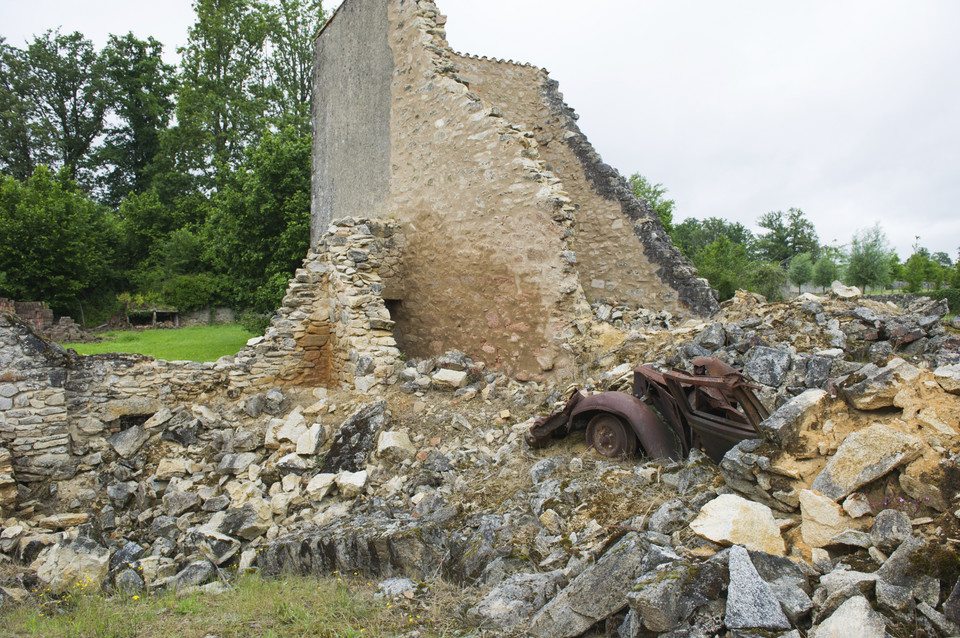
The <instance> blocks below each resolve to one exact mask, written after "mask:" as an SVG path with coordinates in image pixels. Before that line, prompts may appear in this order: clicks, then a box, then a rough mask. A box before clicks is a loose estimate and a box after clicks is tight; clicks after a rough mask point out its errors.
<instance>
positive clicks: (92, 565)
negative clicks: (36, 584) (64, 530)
mask: <svg viewBox="0 0 960 638" xmlns="http://www.w3.org/2000/svg"><path fill="white" fill-rule="evenodd" d="M109 563H110V550H108V549H107V548H105V547H102V546H101V545H100V544H99V543H97V542H96V541H94V540H93V539H91V538H89V537H87V536H78V537H77V538H76V539H75V540H71V541H65V542H63V543H57V544H55V545H53V546H51V547H49V548H48V549H46V550H44V551H43V552H41V553H40V556H39V557H38V558H37V563H35V564H36V565H37V578H38V579H39V580H40V582H41V583H43V585H44V587H45V588H46V589H49V590H50V593H52V594H61V593H63V592H66V591H70V590H71V589H72V588H73V587H75V586H79V585H81V584H82V585H84V586H85V587H92V588H93V589H99V588H100V587H101V586H102V585H103V581H104V580H106V578H107V572H108V571H109Z"/></svg>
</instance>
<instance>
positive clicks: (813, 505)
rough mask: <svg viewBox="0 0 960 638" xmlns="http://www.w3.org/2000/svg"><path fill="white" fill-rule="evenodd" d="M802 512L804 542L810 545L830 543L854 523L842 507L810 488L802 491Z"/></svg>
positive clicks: (820, 545) (823, 545)
mask: <svg viewBox="0 0 960 638" xmlns="http://www.w3.org/2000/svg"><path fill="white" fill-rule="evenodd" d="M800 513H801V515H802V516H803V522H802V523H801V528H800V529H801V534H802V535H803V542H805V543H806V544H807V545H809V546H810V547H825V546H827V545H830V544H831V540H832V539H833V538H834V537H835V536H837V535H838V534H840V533H841V532H843V531H846V530H848V529H850V528H851V526H852V525H853V520H852V519H850V518H847V517H846V516H844V512H843V508H842V507H840V506H839V505H837V504H836V503H835V502H833V501H832V500H830V499H829V498H826V497H825V496H823V495H822V494H818V493H817V492H812V491H810V490H801V492H800Z"/></svg>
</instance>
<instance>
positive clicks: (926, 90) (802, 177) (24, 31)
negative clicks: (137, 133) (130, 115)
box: [0, 0, 960, 259]
mask: <svg viewBox="0 0 960 638" xmlns="http://www.w3.org/2000/svg"><path fill="white" fill-rule="evenodd" d="M437 3H438V6H439V7H440V10H441V12H443V13H445V14H447V16H448V17H449V21H448V23H447V37H448V39H449V41H450V44H451V46H453V48H455V49H457V50H458V51H463V52H468V53H474V54H479V55H487V56H495V57H501V58H506V59H514V60H519V61H523V62H530V63H532V64H536V65H538V66H541V67H545V68H546V69H548V70H549V71H550V74H551V76H552V77H553V78H555V79H556V80H558V81H559V82H560V89H561V91H563V93H564V95H565V97H566V101H567V103H568V104H569V105H570V106H571V107H573V108H574V109H575V110H576V111H577V112H578V113H579V114H580V121H579V124H580V127H581V128H582V130H583V131H584V133H586V135H587V136H588V137H589V138H590V140H591V141H592V142H593V145H594V146H595V147H596V149H597V150H598V151H599V153H600V154H601V155H602V156H603V158H604V160H605V161H606V162H608V163H609V164H612V165H613V166H615V167H616V168H617V169H619V170H620V171H621V172H622V173H623V174H624V175H629V174H631V173H633V172H637V171H639V172H640V173H642V174H644V175H645V176H647V177H648V178H649V179H651V180H652V181H654V182H660V183H662V184H663V185H664V186H666V187H667V188H668V189H669V196H670V197H672V198H673V199H675V200H676V202H677V203H676V208H675V219H677V220H680V219H683V218H685V217H688V216H693V217H698V218H704V217H710V216H716V217H723V218H726V219H730V220H735V221H740V222H742V223H744V224H745V225H747V226H748V227H751V228H754V229H756V220H757V218H758V217H759V216H760V215H762V214H763V213H765V212H767V211H771V210H784V211H785V210H786V209H788V208H790V207H797V208H802V209H803V210H804V211H805V212H806V214H807V217H808V218H809V219H810V220H811V221H812V222H813V223H814V224H815V225H816V227H817V230H818V231H819V233H820V239H821V241H823V242H824V243H832V242H834V240H836V243H837V244H846V243H848V242H849V240H850V237H851V236H852V234H853V233H854V231H855V230H857V229H861V228H866V227H869V226H872V225H873V224H874V223H877V222H879V223H880V225H881V226H882V227H883V229H884V231H885V232H886V234H887V236H888V237H889V239H890V241H891V244H892V245H893V247H895V248H896V249H897V250H898V252H899V253H900V254H901V256H902V257H904V258H905V257H906V256H908V255H909V253H910V247H911V246H912V244H913V243H914V241H915V240H914V236H915V235H919V236H920V244H921V245H923V246H926V247H927V248H929V249H930V250H931V251H934V252H936V251H945V252H947V253H949V255H950V256H951V258H954V259H955V258H956V255H957V249H958V247H960V210H958V202H960V38H958V37H957V36H956V28H957V25H960V2H957V1H955V0H916V1H914V2H903V1H902V0H806V1H804V2H793V3H786V2H770V1H769V0H736V1H731V0H727V1H724V2H718V1H716V0H653V1H651V0H635V1H625V0H618V1H615V0H593V1H592V2H590V3H589V5H587V4H586V3H584V2H582V1H579V2H574V1H568V0H509V1H508V0H437ZM336 4H338V3H330V4H329V5H328V6H330V7H333V6H335V5H336ZM192 21H193V13H192V10H191V8H190V2H189V0H166V2H164V3H140V2H130V1H129V0H100V1H96V0H93V1H92V0H83V1H77V0H70V1H66V0H32V1H30V2H23V1H14V0H0V25H2V26H0V35H3V36H6V38H7V41H8V43H10V44H13V45H16V46H23V44H24V41H25V40H26V39H27V38H29V37H30V36H31V34H34V33H41V32H43V31H44V30H46V29H48V28H56V27H58V26H62V28H63V30H64V31H67V32H69V31H73V30H79V31H81V32H83V33H84V34H85V35H87V36H88V37H90V38H91V39H93V40H94V42H95V43H96V44H98V45H102V44H103V43H104V42H105V40H106V34H107V33H125V32H127V31H131V30H132V31H133V32H134V33H136V34H137V35H138V36H140V37H146V36H147V35H153V36H154V37H156V38H157V39H158V40H160V41H161V42H163V43H164V44H165V45H167V47H168V49H169V50H170V53H171V55H170V59H171V61H173V60H176V55H175V54H174V53H173V52H174V50H175V49H176V47H177V46H182V45H183V44H184V42H185V40H186V30H187V28H188V27H189V25H190V24H191V23H192Z"/></svg>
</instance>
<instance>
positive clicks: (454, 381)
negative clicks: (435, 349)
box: [431, 368, 467, 390]
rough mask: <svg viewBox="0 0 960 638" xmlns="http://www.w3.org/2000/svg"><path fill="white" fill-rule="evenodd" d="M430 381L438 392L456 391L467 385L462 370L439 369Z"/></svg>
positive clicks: (465, 374)
mask: <svg viewBox="0 0 960 638" xmlns="http://www.w3.org/2000/svg"><path fill="white" fill-rule="evenodd" d="M431 379H432V381H433V385H434V387H436V388H438V389H440V390H456V389H457V388H462V387H464V386H465V385H467V373H466V372H465V371H463V370H450V369H449V368H440V369H439V370H438V371H437V372H436V373H435V374H434V375H433V376H432V377H431Z"/></svg>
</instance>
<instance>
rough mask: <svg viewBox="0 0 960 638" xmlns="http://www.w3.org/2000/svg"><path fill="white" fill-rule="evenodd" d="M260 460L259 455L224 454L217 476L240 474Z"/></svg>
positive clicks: (245, 453)
mask: <svg viewBox="0 0 960 638" xmlns="http://www.w3.org/2000/svg"><path fill="white" fill-rule="evenodd" d="M259 460H260V455H259V454H254V453H253V452H244V453H243V454H224V455H223V458H222V459H220V464H219V465H217V474H234V475H236V474H240V473H242V472H246V471H247V468H248V467H250V466H251V465H253V464H254V463H256V462H257V461H259Z"/></svg>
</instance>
